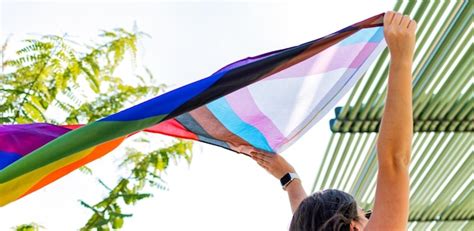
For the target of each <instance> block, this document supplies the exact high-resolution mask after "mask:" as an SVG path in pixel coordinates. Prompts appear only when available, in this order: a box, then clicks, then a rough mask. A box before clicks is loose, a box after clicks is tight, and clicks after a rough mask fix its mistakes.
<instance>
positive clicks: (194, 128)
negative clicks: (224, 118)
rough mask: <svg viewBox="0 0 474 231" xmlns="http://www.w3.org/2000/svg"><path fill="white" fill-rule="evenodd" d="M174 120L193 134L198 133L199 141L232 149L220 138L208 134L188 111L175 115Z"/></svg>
mask: <svg viewBox="0 0 474 231" xmlns="http://www.w3.org/2000/svg"><path fill="white" fill-rule="evenodd" d="M175 119H176V121H178V122H179V123H180V124H181V125H182V126H183V127H185V128H186V129H188V130H189V131H191V132H193V133H194V134H196V135H198V138H199V141H202V142H205V143H209V144H213V145H217V146H220V147H224V148H227V149H229V150H232V149H231V148H230V146H229V145H228V144H227V143H226V142H223V141H221V140H217V139H215V138H214V137H212V136H211V135H209V134H208V133H207V132H206V131H205V130H204V129H203V128H202V127H201V125H199V123H198V122H197V121H196V120H194V118H193V117H192V116H191V115H190V114H189V113H184V114H182V115H180V116H177V117H176V118H175Z"/></svg>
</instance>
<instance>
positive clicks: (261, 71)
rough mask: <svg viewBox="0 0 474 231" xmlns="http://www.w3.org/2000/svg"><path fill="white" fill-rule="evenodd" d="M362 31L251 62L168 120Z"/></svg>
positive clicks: (319, 40)
mask: <svg viewBox="0 0 474 231" xmlns="http://www.w3.org/2000/svg"><path fill="white" fill-rule="evenodd" d="M360 29H361V26H358V27H353V26H348V27H346V28H344V29H342V30H340V31H338V32H336V33H333V34H331V35H328V36H326V37H322V38H319V39H316V40H313V41H310V42H306V43H304V44H301V45H299V46H294V47H290V48H287V49H283V50H282V51H281V52H280V53H277V54H275V55H272V56H270V57H268V58H265V59H262V60H258V61H255V62H253V63H249V64H246V65H243V66H240V67H237V68H235V69H232V70H229V71H228V72H227V73H225V74H224V75H223V76H222V77H221V78H220V79H219V80H217V81H216V82H215V83H214V84H212V85H211V86H210V87H209V88H208V89H206V90H204V91H203V92H202V93H200V94H198V95H196V96H194V97H193V98H191V99H190V100H188V101H187V102H185V103H183V104H182V105H181V106H179V107H177V108H176V109H175V110H173V111H172V112H171V113H170V114H168V115H167V116H166V118H165V119H164V120H166V119H170V118H173V117H176V116H178V115H180V114H183V113H185V112H189V111H191V110H194V109H196V108H198V107H200V106H202V105H205V104H207V103H210V102H212V101H214V100H216V99H218V98H220V97H222V96H225V95H227V94H230V93H232V92H234V91H236V90H239V89H241V88H243V87H246V86H248V85H250V84H252V83H255V82H257V81H259V80H260V79H262V78H265V77H267V74H268V73H270V72H272V71H274V70H275V68H276V67H278V66H280V65H282V64H283V63H285V62H288V61H289V60H291V59H293V58H294V57H296V56H298V55H300V54H302V53H303V52H305V51H306V50H307V49H308V48H310V47H312V46H314V45H315V43H318V44H325V43H329V42H331V41H334V40H338V39H340V40H342V39H344V38H346V37H348V36H350V35H352V34H353V33H355V32H357V31H358V30H360ZM347 32H349V33H347ZM341 33H347V35H345V36H344V37H342V38H341ZM318 44H316V45H318ZM323 50H324V49H323ZM321 51H322V50H321ZM319 52H320V51H319ZM319 52H318V53H319ZM315 54H317V53H315ZM315 54H313V55H315Z"/></svg>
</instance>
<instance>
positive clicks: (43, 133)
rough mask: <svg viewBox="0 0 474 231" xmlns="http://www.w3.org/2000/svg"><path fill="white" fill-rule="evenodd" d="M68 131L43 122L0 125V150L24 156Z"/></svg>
mask: <svg viewBox="0 0 474 231" xmlns="http://www.w3.org/2000/svg"><path fill="white" fill-rule="evenodd" d="M68 131H70V129H67V128H64V127H60V126H56V125H52V124H45V123H35V124H15V125H4V126H2V125H0V149H1V150H0V151H2V152H9V153H17V154H20V155H22V156H25V155H27V154H28V153H30V152H32V151H34V150H36V149H37V148H39V147H41V146H43V145H45V144H47V143H48V142H49V141H51V140H54V139H56V138H57V137H59V136H61V135H63V134H64V133H66V132H68Z"/></svg>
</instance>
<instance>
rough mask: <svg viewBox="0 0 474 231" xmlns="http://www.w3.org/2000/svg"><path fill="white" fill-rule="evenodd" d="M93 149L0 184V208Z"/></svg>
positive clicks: (92, 148)
mask: <svg viewBox="0 0 474 231" xmlns="http://www.w3.org/2000/svg"><path fill="white" fill-rule="evenodd" d="M94 148H95V147H91V148H89V149H85V150H83V151H80V152H76V153H74V154H72V155H69V156H68V157H66V158H63V159H60V160H58V161H55V162H53V163H51V164H48V165H45V166H43V167H41V168H38V169H35V170H34V171H31V172H28V173H27V174H24V175H21V176H19V177H17V178H15V179H12V180H10V181H8V182H5V183H2V184H0V206H4V205H6V204H8V203H10V202H12V201H14V200H16V199H18V198H19V197H20V196H21V195H23V194H24V193H25V192H27V191H28V190H29V189H30V188H31V187H32V186H33V185H35V184H36V183H37V182H38V181H40V180H41V179H43V177H45V176H47V175H48V174H50V173H51V172H53V171H56V170H57V169H59V168H62V167H64V166H65V165H68V164H70V163H72V162H75V161H77V160H79V159H81V158H83V157H84V156H87V155H89V154H90V153H91V152H92V151H93V150H94Z"/></svg>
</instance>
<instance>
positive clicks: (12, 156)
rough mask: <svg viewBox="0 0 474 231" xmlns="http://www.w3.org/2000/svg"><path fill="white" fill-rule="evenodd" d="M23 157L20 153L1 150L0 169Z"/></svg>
mask: <svg viewBox="0 0 474 231" xmlns="http://www.w3.org/2000/svg"><path fill="white" fill-rule="evenodd" d="M21 157H22V155H20V154H16V153H12V152H4V151H0V170H2V169H4V168H5V167H7V166H8V165H10V164H12V163H13V162H15V161H17V160H19V159H20V158H21Z"/></svg>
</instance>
